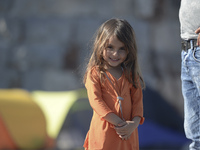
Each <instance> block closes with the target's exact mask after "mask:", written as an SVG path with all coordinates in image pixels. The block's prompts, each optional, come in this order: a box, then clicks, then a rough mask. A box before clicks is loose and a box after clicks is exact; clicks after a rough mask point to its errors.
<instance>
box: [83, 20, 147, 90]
mask: <svg viewBox="0 0 200 150" xmlns="http://www.w3.org/2000/svg"><path fill="white" fill-rule="evenodd" d="M112 35H115V36H117V38H118V39H119V40H120V41H121V42H122V43H124V45H125V48H126V50H127V51H128V55H127V58H126V60H125V61H124V62H123V63H122V67H123V68H124V72H125V76H126V78H127V79H128V81H129V82H130V83H132V84H133V86H134V87H136V88H138V87H141V88H144V87H145V83H144V80H143V78H142V74H141V71H140V68H139V64H138V58H137V45H136V40H135V33H134V30H133V28H132V27H131V25H130V24H129V23H128V22H127V21H126V20H122V19H110V20H108V21H106V22H105V23H103V24H102V25H101V26H100V27H99V29H98V30H97V32H96V34H95V39H94V42H93V48H92V54H91V57H90V60H89V63H88V65H87V68H86V72H85V75H84V79H83V82H84V83H85V82H86V77H87V73H88V71H89V70H91V69H92V68H93V67H94V66H96V67H98V68H99V71H100V79H102V78H103V77H104V76H103V72H105V68H104V65H105V61H104V59H103V50H104V49H105V45H106V42H107V40H108V39H109V38H110V37H111V36H112ZM101 81H102V80H101Z"/></svg>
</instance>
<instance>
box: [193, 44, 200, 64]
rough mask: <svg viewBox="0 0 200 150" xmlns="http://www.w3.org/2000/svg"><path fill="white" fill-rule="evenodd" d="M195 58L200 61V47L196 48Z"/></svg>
mask: <svg viewBox="0 0 200 150" xmlns="http://www.w3.org/2000/svg"><path fill="white" fill-rule="evenodd" d="M193 58H194V60H195V61H197V62H200V47H195V48H194V51H193Z"/></svg>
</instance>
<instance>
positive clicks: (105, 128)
mask: <svg viewBox="0 0 200 150" xmlns="http://www.w3.org/2000/svg"><path fill="white" fill-rule="evenodd" d="M106 73H107V75H108V77H109V78H110V80H111V81H112V83H113V86H114V88H113V86H112V84H111V83H110V81H109V79H108V78H106V77H105V81H104V82H102V83H101V82H100V78H99V72H98V69H97V68H96V67H93V69H92V70H91V71H90V72H88V75H87V79H86V83H85V86H86V89H87V93H88V98H89V102H90V105H91V107H92V108H93V117H92V120H91V123H90V129H89V131H88V133H87V136H86V139H85V143H84V147H85V149H86V150H139V140H138V130H137V129H135V130H134V132H133V133H132V135H131V137H130V138H129V139H128V140H122V139H121V138H119V136H118V135H117V133H116V131H115V129H114V128H113V125H111V124H110V123H109V122H107V121H106V120H104V119H103V117H104V116H106V115H107V114H108V113H111V112H113V113H115V114H116V115H118V116H119V117H122V116H121V113H120V106H119V103H118V101H117V96H118V95H117V94H116V92H115V91H114V90H116V91H117V93H118V94H119V96H121V97H123V98H124V100H123V101H122V110H123V118H124V119H125V120H132V119H133V118H134V117H135V116H140V117H141V121H140V124H142V123H143V122H144V118H143V100H142V99H143V95H142V89H141V88H137V89H136V88H134V87H133V85H132V84H131V83H130V82H129V81H128V80H127V79H126V78H125V75H124V73H123V74H122V76H121V77H120V78H119V79H118V80H117V79H116V78H115V77H113V76H112V75H111V74H110V73H109V72H106Z"/></svg>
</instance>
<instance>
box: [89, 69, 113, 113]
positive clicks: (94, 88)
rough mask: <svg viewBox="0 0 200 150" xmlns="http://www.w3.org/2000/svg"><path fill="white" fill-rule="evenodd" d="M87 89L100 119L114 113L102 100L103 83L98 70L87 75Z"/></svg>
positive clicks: (92, 105) (93, 70)
mask: <svg viewBox="0 0 200 150" xmlns="http://www.w3.org/2000/svg"><path fill="white" fill-rule="evenodd" d="M85 87H86V89H87V94H88V99H89V102H90V105H91V107H92V108H93V110H94V111H95V112H96V113H97V114H98V115H99V116H100V117H105V116H106V115H107V114H108V113H111V112H112V110H111V109H110V108H109V107H108V106H107V104H106V103H105V101H104V100H103V98H102V90H101V82H100V78H99V73H98V71H97V70H96V68H93V69H92V70H91V71H89V72H88V73H87V79H86V83H85Z"/></svg>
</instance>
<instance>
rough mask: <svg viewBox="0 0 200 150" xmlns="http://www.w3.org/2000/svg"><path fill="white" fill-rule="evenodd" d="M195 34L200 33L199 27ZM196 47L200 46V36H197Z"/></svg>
mask: <svg viewBox="0 0 200 150" xmlns="http://www.w3.org/2000/svg"><path fill="white" fill-rule="evenodd" d="M195 33H196V34H199V33H200V27H199V28H198V29H197V30H196V31H195ZM197 46H200V34H199V35H198V38H197Z"/></svg>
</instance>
